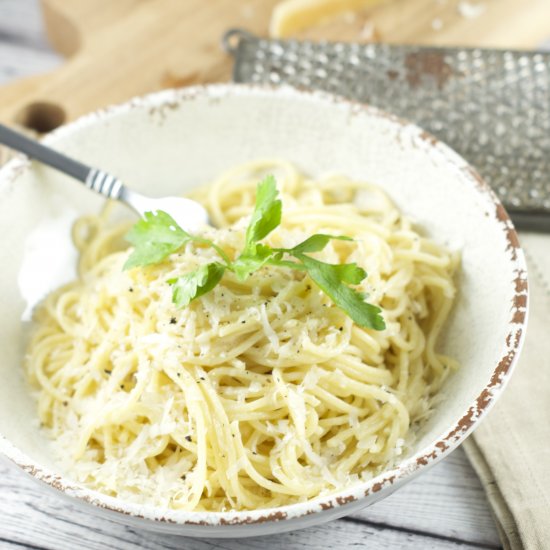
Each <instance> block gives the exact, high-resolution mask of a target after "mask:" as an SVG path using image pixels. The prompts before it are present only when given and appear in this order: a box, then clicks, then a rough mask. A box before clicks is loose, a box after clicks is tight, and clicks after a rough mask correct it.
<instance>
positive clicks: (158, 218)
mask: <svg viewBox="0 0 550 550" xmlns="http://www.w3.org/2000/svg"><path fill="white" fill-rule="evenodd" d="M281 216H282V203H281V200H280V199H279V198H278V191H277V186H276V184H275V178H274V177H273V176H267V177H266V178H265V179H263V180H262V181H261V182H260V183H259V184H258V187H257V191H256V205H255V207H254V211H253V212H252V216H251V218H250V222H249V224H248V227H247V229H246V235H245V245H244V248H243V250H242V252H241V253H240V254H239V255H238V256H237V258H235V259H234V260H231V258H230V257H229V256H228V254H227V253H226V252H225V251H224V250H223V249H222V248H221V247H219V246H218V245H216V243H214V242H213V241H211V240H209V239H205V238H202V237H198V236H195V235H191V234H190V233H187V231H185V230H183V229H182V228H181V227H179V225H178V224H177V223H176V222H175V221H174V220H173V218H172V217H171V216H170V215H169V214H167V213H166V212H163V211H162V210H158V211H156V212H146V213H145V215H144V217H143V218H142V219H141V220H139V221H138V222H137V223H136V224H135V225H134V226H133V227H132V229H131V230H130V232H129V233H128V234H127V235H126V239H127V240H128V241H129V242H130V243H131V244H132V245H133V246H134V250H133V252H132V254H131V255H130V257H129V258H128V260H127V261H126V263H125V264H124V269H131V268H134V267H144V266H147V265H152V264H157V263H160V262H162V261H163V260H165V259H166V258H167V257H168V256H169V255H170V254H173V253H174V252H177V251H178V250H180V249H181V248H182V247H183V246H185V245H186V244H187V243H189V242H194V243H196V244H198V245H202V246H207V247H210V248H212V249H214V250H215V251H216V253H217V254H218V256H219V261H214V262H211V263H209V264H205V265H202V266H200V267H198V268H197V269H195V270H194V271H191V272H189V273H186V274H185V275H181V276H179V277H176V278H173V279H169V280H168V281H167V282H168V283H169V284H170V285H172V301H173V302H174V304H176V306H178V307H185V306H186V305H188V304H189V303H190V302H191V301H192V300H195V299H196V298H199V297H200V296H203V295H204V294H206V293H208V292H210V291H211V290H212V289H213V288H214V287H215V286H216V285H217V284H218V283H219V282H220V281H221V279H222V277H223V275H224V273H225V271H226V270H227V271H231V272H233V273H234V274H235V276H236V277H237V279H239V280H241V281H244V280H246V279H247V278H248V277H249V276H250V275H251V274H252V273H254V272H255V271H258V270H259V269H261V268H262V267H263V266H265V265H273V266H278V267H284V268H289V269H297V270H301V271H305V272H307V275H308V276H309V277H310V278H311V280H312V281H313V282H314V283H315V284H316V285H317V286H318V287H319V288H320V289H321V290H322V291H323V292H324V293H325V294H326V295H327V296H329V297H330V299H331V300H332V301H333V302H334V303H335V304H336V305H337V306H338V307H339V308H341V309H342V310H344V311H345V312H346V313H347V314H348V315H349V316H350V317H351V318H352V319H353V321H354V322H355V323H356V324H357V325H359V326H361V327H366V328H371V329H374V330H384V329H385V328H386V324H385V323H384V319H383V318H382V315H381V309H380V308H379V307H377V306H375V305H372V304H369V303H368V302H366V301H365V300H366V298H367V296H366V295H365V294H364V293H362V292H359V291H358V290H356V289H355V288H353V286H352V285H358V284H359V283H361V281H363V280H364V279H365V278H366V277H367V273H366V272H365V270H364V269H362V268H361V267H359V266H358V265H357V264H355V263H349V264H329V263H326V262H322V261H321V260H318V259H316V258H313V257H311V256H309V255H308V254H311V253H315V252H320V251H321V250H323V249H324V248H325V247H326V246H327V244H328V243H329V242H330V241H331V240H333V239H338V240H342V241H351V240H353V239H351V238H350V237H346V236H340V235H327V234H322V233H319V234H316V235H312V236H311V237H309V238H307V239H306V240H305V241H303V242H301V243H299V244H297V245H296V246H294V247H292V248H271V247H270V246H268V245H266V244H264V243H262V242H260V241H262V240H263V239H265V238H266V237H267V236H268V235H269V234H270V233H271V232H272V231H273V230H274V229H276V228H277V227H278V226H279V225H280V223H281Z"/></svg>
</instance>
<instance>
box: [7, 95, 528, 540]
mask: <svg viewBox="0 0 550 550" xmlns="http://www.w3.org/2000/svg"><path fill="white" fill-rule="evenodd" d="M46 142H47V143H48V144H50V145H53V146H55V147H56V148H59V149H60V150H63V151H65V152H67V153H68V154H70V155H73V156H74V157H76V158H78V159H81V160H83V161H85V162H87V163H89V164H92V165H97V166H99V167H103V168H104V169H107V170H110V171H112V172H113V173H115V174H117V175H118V176H120V177H121V178H122V179H123V180H125V181H126V182H128V184H130V185H131V186H133V187H135V188H136V189H138V190H140V191H143V192H147V193H150V194H151V195H157V196H162V195H174V194H178V193H182V192H184V191H185V190H186V189H189V188H190V187H192V186H193V185H196V184H197V183H201V182H205V181H207V180H209V179H211V178H212V177H213V176H215V175H217V174H219V173H220V172H221V171H222V170H224V169H226V168H228V167H230V166H233V165H235V164H237V163H240V162H243V161H246V160H250V159H255V158H259V157H282V158H285V159H288V160H290V161H292V162H294V163H296V164H297V165H298V167H299V168H300V169H301V170H303V171H305V172H307V173H310V174H311V175H314V176H315V175H319V174H322V173H324V172H327V171H340V172H342V173H344V174H347V175H349V176H351V177H357V178H361V179H363V180H368V181H371V182H374V183H377V184H379V185H381V186H383V187H384V188H385V189H386V190H387V192H388V193H389V194H390V196H391V197H392V198H393V199H394V200H395V202H396V203H397V205H398V206H399V207H400V208H401V209H402V210H403V211H404V212H405V213H406V214H407V215H408V216H411V217H412V218H414V219H415V220H417V221H418V223H419V225H420V226H421V227H422V228H423V229H424V230H425V232H426V233H427V234H429V235H430V236H432V237H433V238H435V239H436V240H437V241H439V242H441V243H445V244H447V245H449V246H451V247H453V248H460V249H462V273H461V274H460V276H459V281H458V283H459V289H460V292H459V296H458V300H457V303H456V306H455V308H454V310H453V312H452V315H451V318H450V320H449V322H448V324H447V327H446V331H445V334H444V338H443V340H442V343H441V346H442V349H443V351H445V352H447V353H448V354H450V355H452V356H454V357H456V358H458V360H459V361H460V363H461V364H462V368H461V369H460V371H458V372H457V373H456V374H454V375H453V376H452V377H450V379H449V380H448V381H447V384H446V386H445V387H444V389H443V391H444V392H445V395H446V398H445V400H444V401H443V402H442V403H441V404H440V405H439V406H438V408H437V413H436V414H434V415H433V417H432V418H431V419H430V420H429V422H428V423H427V424H426V425H425V426H424V428H423V430H422V432H421V434H420V437H419V438H418V441H417V443H416V446H415V448H414V449H413V451H412V453H410V454H409V455H408V456H406V457H404V459H403V461H402V463H401V464H400V465H399V466H398V467H397V468H395V469H392V470H390V471H387V472H385V473H383V474H382V475H380V476H378V477H377V478H375V479H373V480H372V481H369V482H366V483H362V484H360V485H357V486H355V487H353V488H351V489H346V490H345V491H342V492H340V493H338V494H335V495H333V496H329V497H322V498H316V499H314V500H312V501H310V502H306V503H302V504H294V505H291V506H285V507H282V508H278V509H269V510H256V511H251V512H224V513H196V512H181V511H177V512H176V511H171V510H165V509H158V508H152V507H151V508H147V507H143V506H138V505H135V504H128V503H126V502H123V501H121V500H119V499H115V498H111V497H107V496H104V495H101V494H99V493H97V492H94V491H91V490H89V489H86V488H84V487H82V486H79V485H78V484H77V483H75V482H73V481H72V480H71V479H70V478H68V477H66V476H65V475H63V473H62V472H60V471H59V469H58V468H57V467H56V466H55V464H53V462H52V460H51V457H50V456H49V454H48V452H47V449H48V445H47V444H46V443H45V442H44V438H43V436H42V435H41V433H40V431H39V429H38V426H37V422H36V420H35V419H36V413H35V404H34V402H33V400H32V399H31V397H30V395H29V388H28V387H27V384H26V382H25V379H24V377H23V373H22V368H21V359H22V354H23V349H24V348H23V333H24V328H23V324H22V323H21V321H20V320H21V318H22V315H23V313H24V311H25V301H24V300H23V298H22V296H21V291H20V286H22V287H24V288H23V290H24V292H25V293H26V294H28V293H29V292H30V291H29V288H28V283H29V279H33V277H32V276H31V277H29V270H30V272H31V275H32V274H34V275H35V276H34V280H42V279H46V281H47V284H50V285H51V284H54V283H53V281H54V280H55V279H56V277H58V276H59V275H60V274H59V273H57V274H56V273H55V271H56V269H55V268H56V266H62V265H63V258H61V257H60V256H59V254H60V253H61V252H60V251H63V250H65V249H66V248H64V247H66V246H68V245H67V241H68V234H67V231H68V223H69V221H70V218H71V216H74V215H75V214H77V213H86V212H97V211H98V209H99V208H100V205H101V204H102V200H103V199H102V198H101V197H98V196H95V195H93V194H92V193H91V192H90V191H88V190H86V189H85V188H84V187H83V186H81V185H79V184H77V183H75V182H73V181H70V180H69V179H68V178H65V177H62V176H60V175H59V174H57V173H55V172H53V171H51V170H49V169H46V168H44V167H42V166H37V165H31V164H30V163H29V162H28V161H26V160H25V159H15V160H13V161H11V162H10V163H9V164H8V165H6V166H5V167H4V168H2V169H1V170H0V233H1V235H2V241H1V244H0V255H1V256H0V257H1V258H2V269H1V270H0V304H1V308H2V315H1V316H0V349H1V352H0V353H1V355H0V357H1V362H0V380H2V383H1V384H0V433H1V434H2V437H1V438H0V450H2V451H3V452H4V453H5V454H6V455H7V456H8V457H9V458H10V459H11V460H12V461H13V462H15V463H16V464H18V465H19V466H20V467H21V468H22V469H23V470H25V471H27V472H28V473H30V474H31V475H32V476H34V477H35V478H36V479H38V480H41V481H43V482H45V483H46V484H47V485H49V486H51V487H52V488H53V489H55V490H57V492H58V493H59V494H64V495H66V496H68V497H70V498H72V499H73V500H74V502H82V503H89V509H90V510H93V509H95V510H96V511H98V512H103V513H105V514H108V516H109V517H110V518H111V519H114V520H118V521H121V522H125V523H129V524H133V525H134V526H140V527H145V528H149V529H154V530H157V531H164V532H171V533H178V534H182V535H195V536H205V537H240V536H247V535H259V534H267V533H273V532H281V531H285V530H291V529H297V528H300V527H306V526H310V525H313V524H316V523H321V522H324V521H327V520H330V519H333V518H337V517H339V516H343V515H345V514H349V513H352V512H354V511H356V510H358V509H359V508H362V507H364V506H367V505H369V504H372V503H373V502H375V501H377V500H379V499H380V498H383V497H385V496H387V495H389V494H390V493H391V492H392V491H394V490H395V489H397V488H398V487H399V486H400V485H402V484H403V483H405V482H406V481H409V480H410V479H412V478H413V477H414V476H415V475H417V474H418V473H420V472H421V471H423V470H425V469H426V468H427V467H429V466H430V465H432V464H434V463H435V462H436V461H438V460H439V459H440V458H442V457H443V456H445V455H446V454H447V453H448V452H450V451H451V450H453V449H454V448H455V447H456V446H457V445H458V444H459V443H460V442H461V441H462V440H463V439H464V438H465V437H466V436H467V435H468V434H469V433H470V431H471V430H472V429H473V428H474V427H475V426H476V425H477V424H478V423H479V421H480V419H481V418H482V417H483V416H484V415H485V413H486V412H487V410H488V409H489V408H490V406H491V405H492V404H493V403H494V401H495V399H496V398H497V396H498V395H499V394H500V392H501V391H502V389H503V386H504V385H505V383H506V381H507V380H508V378H509V376H510V373H511V370H512V367H513V365H514V363H515V361H516V359H517V356H518V352H519V349H520V347H521V343H522V340H523V334H524V328H525V327H524V325H525V317H526V306H527V281H526V271H525V264H524V259H523V254H522V252H521V250H520V248H519V245H518V241H517V236H516V233H515V231H514V228H513V227H512V224H511V223H510V220H509V219H508V216H507V215H506V213H505V211H504V209H503V208H502V206H501V205H500V204H499V203H498V201H497V199H496V198H495V196H494V194H493V193H492V192H491V191H490V190H489V188H488V187H487V185H486V184H485V183H484V182H483V181H482V180H481V179H480V177H479V176H478V175H477V173H476V172H475V171H474V170H472V168H471V167H470V166H468V165H467V163H466V162H465V161H464V160H462V159H461V158H460V157H459V156H458V155H456V154H455V153H454V152H452V151H451V150H450V149H449V148H448V147H446V146H445V145H443V144H441V143H439V142H437V141H436V140H435V139H434V138H433V137H432V136H430V135H427V134H426V133H424V132H423V131H422V130H420V129H419V128H417V127H415V126H413V125H410V124H407V123H404V122H403V121H401V120H399V119H396V118H394V117H392V116H389V115H387V114H384V113H381V112H379V111H377V110H375V109H372V108H369V107H365V106H361V105H359V104H354V103H350V102H347V101H344V100H342V99H336V98H333V97H331V96H327V95H324V94H319V93H304V92H297V91H294V90H291V89H279V90H274V89H266V88H254V87H246V86H234V85H221V86H212V87H205V88H190V89H184V90H179V91H167V92H162V93H159V94H155V95H151V96H148V97H146V98H143V99H136V100H133V101H130V102H129V103H127V104H125V105H122V106H119V107H114V108H111V109H108V110H106V111H101V112H98V113H94V114H91V115H89V116H86V117H84V118H82V119H80V120H78V121H77V122H75V123H72V124H69V125H67V126H65V127H63V128H61V129H59V130H58V131H56V132H54V133H53V134H52V135H50V136H48V137H47V139H46ZM37 228H38V229H37ZM56 228H57V231H58V232H57V234H56V232H55V229H56ZM63 228H66V230H65V229H63ZM60 229H63V230H62V231H61V234H59V230H60ZM37 231H38V232H37ZM37 235H38V236H40V235H42V237H44V235H47V236H48V239H47V242H46V244H48V243H49V248H47V254H46V256H45V257H44V258H43V259H41V260H40V262H39V264H38V267H37V268H33V267H32V265H31V264H29V262H28V256H29V253H30V251H31V250H32V248H33V246H35V245H36V244H37V241H36V238H37ZM42 250H43V248H42ZM56 251H57V252H56ZM33 254H34V256H35V259H36V258H39V259H40V256H39V255H38V256H37V254H40V253H39V252H37V251H36V250H35V251H34V252H33ZM31 256H32V254H31ZM23 263H25V265H24V273H23V274H21V269H22V265H23ZM58 271H59V270H58ZM50 275H51V282H48V281H50V279H49V278H48V277H49V276H50ZM31 290H32V289H31ZM31 298H32V297H31Z"/></svg>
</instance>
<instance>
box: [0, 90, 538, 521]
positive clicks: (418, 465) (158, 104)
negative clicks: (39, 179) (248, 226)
mask: <svg viewBox="0 0 550 550" xmlns="http://www.w3.org/2000/svg"><path fill="white" fill-rule="evenodd" d="M247 94H251V95H258V94H259V95H266V96H283V97H286V98H287V99H289V98H290V99H306V100H311V101H316V102H318V103H319V104H321V105H330V106H334V105H341V106H344V107H346V108H348V109H349V110H350V113H352V114H354V115H355V114H357V115H367V116H371V117H381V118H385V119H387V120H389V121H391V122H392V123H393V124H395V125H399V126H401V127H402V128H403V129H405V128H406V129H407V131H408V132H410V133H411V134H412V135H415V136H416V137H418V138H419V139H420V140H421V141H424V142H425V144H426V147H428V148H437V149H438V153H439V154H440V155H442V156H443V157H444V159H445V160H446V161H447V162H449V163H451V164H454V165H456V166H458V167H459V168H460V169H461V170H462V172H463V175H465V176H466V178H467V179H468V180H469V181H470V182H471V183H472V185H473V186H475V187H476V188H477V189H478V191H479V193H480V194H482V195H485V196H488V198H489V199H490V201H491V202H492V204H493V205H494V208H495V222H496V223H497V224H499V226H500V227H501V229H502V231H503V232H504V233H505V238H506V241H507V246H508V248H507V251H508V253H509V256H510V263H511V266H512V267H513V271H514V272H515V273H516V274H517V278H516V279H515V281H514V282H513V284H514V285H515V290H514V297H513V300H512V304H511V311H512V317H511V320H510V321H509V322H508V325H507V337H506V342H505V343H504V351H503V355H502V356H501V357H500V360H499V362H498V364H497V365H496V366H495V368H494V370H493V372H492V375H491V377H490V380H489V381H488V383H487V384H486V385H485V387H484V388H483V390H482V391H481V392H480V393H479V395H478V396H477V398H476V399H475V400H474V401H473V402H472V404H471V405H470V406H469V408H468V410H467V411H466V412H465V413H464V415H463V416H462V417H461V418H460V419H459V420H458V421H457V422H456V423H454V424H453V425H452V426H450V427H449V428H448V429H447V430H445V431H444V433H442V434H441V435H440V436H439V437H438V438H436V439H435V440H434V441H433V443H431V444H430V445H428V446H427V447H425V448H424V449H422V450H420V451H418V452H416V453H415V454H414V455H412V456H410V457H408V458H406V459H405V460H403V462H401V463H400V464H398V466H396V467H394V468H391V469H389V470H386V471H384V472H383V473H381V474H380V475H378V476H376V477H374V478H373V479H371V480H369V481H365V482H361V483H358V484H356V485H354V486H352V487H349V488H347V489H344V490H341V491H338V492H337V493H334V494H330V495H327V496H321V497H316V498H314V499H312V500H309V501H306V502H303V503H295V504H290V505H285V506H281V507H277V508H265V509H258V510H250V511H227V512H195V511H180V510H170V509H166V508H161V507H153V506H144V505H138V504H134V503H130V502H126V501H123V500H122V499H119V498H116V497H110V496H107V495H103V494H101V493H99V492H98V491H94V490H91V489H88V488H86V487H83V486H81V485H78V484H77V483H75V482H72V481H70V480H68V479H66V478H65V477H64V476H60V475H59V474H56V473H54V472H53V471H51V470H49V469H47V468H44V467H42V466H40V465H39V464H37V463H36V462H35V461H33V460H32V459H31V458H30V457H28V456H27V455H26V454H25V453H23V452H22V451H21V450H19V449H18V448H17V447H16V446H15V445H14V444H12V443H11V442H10V441H9V440H8V439H7V438H6V437H4V436H3V435H1V434H0V452H1V453H3V454H4V455H5V456H6V457H7V458H8V459H10V460H11V461H12V462H13V463H15V464H16V465H17V466H19V467H20V468H21V469H22V470H24V471H26V472H28V473H29V474H30V475H31V476H33V478H35V479H36V480H39V481H41V482H44V483H46V484H47V485H49V486H50V487H51V488H53V489H55V490H57V491H59V492H61V493H63V494H64V495H66V496H69V497H73V498H76V499H78V500H80V501H84V502H87V503H90V504H92V505H94V506H96V507H98V508H100V509H105V510H109V511H112V512H116V513H118V514H123V515H125V516H131V517H134V518H139V519H147V520H151V521H153V522H161V523H166V524H178V525H182V526H184V525H188V526H211V527H215V526H222V525H225V526H227V525H249V524H262V523H266V522H273V521H284V520H290V519H298V518H300V517H304V516H308V515H310V514H315V513H318V512H322V511H326V510H330V509H335V508H342V507H345V505H346V504H349V503H352V502H355V501H358V500H360V499H362V498H365V497H367V496H369V495H373V494H375V493H379V492H380V491H383V490H385V489H389V488H390V487H392V486H397V485H399V484H400V483H401V482H403V481H405V480H406V479H407V478H408V477H411V475H412V474H414V473H416V472H418V471H419V470H421V469H424V468H426V467H428V466H430V465H432V464H435V463H436V462H437V461H439V460H440V459H442V458H443V457H444V456H446V455H447V454H448V453H449V452H451V451H452V450H453V449H455V448H456V447H457V446H458V445H459V444H460V443H461V442H462V441H463V440H464V439H465V438H466V437H467V436H468V435H469V434H470V433H471V431H472V430H473V429H474V427H475V426H476V425H477V424H478V423H479V422H480V421H481V419H482V418H484V417H485V415H486V414H487V413H488V411H489V410H490V409H491V407H492V406H493V405H494V403H495V401H496V399H497V398H498V396H499V395H500V393H501V392H502V390H503V389H504V387H505V385H506V383H507V382H508V380H509V378H510V376H511V374H512V371H513V369H514V366H515V364H516V362H517V359H518V357H519V354H520V352H521V348H522V346H523V342H524V339H525V328H526V323H527V309H528V304H527V301H528V283H527V268H526V263H525V259H524V255H523V251H522V249H521V247H520V245H519V240H518V236H517V233H516V230H515V228H514V226H513V224H512V222H511V220H510V218H509V216H508V214H507V213H506V211H505V209H504V207H503V206H502V204H501V203H500V201H499V199H498V198H497V197H496V195H495V194H494V193H493V191H492V190H491V188H490V187H489V185H488V184H487V183H486V182H485V181H484V180H483V179H482V177H481V176H480V175H479V174H478V172H477V171H476V170H475V169H474V168H472V167H471V166H470V165H469V164H468V163H467V162H466V161H465V160H464V159H463V158H462V157H461V156H459V155H458V154H457V153H455V152H454V151H453V150H452V149H451V148H450V147H448V146H447V145H445V144H444V143H442V142H441V141H439V140H438V139H437V138H435V137H434V136H433V135H431V134H430V133H428V132H426V131H424V130H422V129H421V128H420V127H418V126H416V125H415V124H412V123H410V122H408V121H405V120H403V119H401V118H400V117H397V116H395V115H392V114H390V113H387V112H385V111H382V110H380V109H378V108H376V107H372V106H370V105H365V104H361V103H358V102H355V101H352V100H348V99H344V98H341V97H339V96H334V95H331V94H329V93H326V92H320V91H311V90H303V89H297V88H292V87H290V86H269V85H255V84H231V83H229V84H210V85H200V86H192V87H187V88H181V89H169V90H163V91H160V92H155V93H152V94H148V95H145V96H141V97H136V98H133V99H131V100H129V101H127V102H125V103H122V104H119V105H114V106H110V107H107V108H104V109H99V110H97V111H94V112H92V113H89V114H87V115H84V116H82V117H79V118H78V119H76V120H75V121H74V122H71V123H68V124H66V125H63V126H61V127H60V128H58V129H56V130H54V131H53V132H51V133H50V134H48V135H47V136H46V137H45V138H44V142H45V143H51V144H54V143H55V142H56V141H57V139H58V138H64V137H67V136H70V135H71V133H72V132H74V131H76V130H80V129H82V128H87V127H90V126H93V125H94V124H96V123H97V122H100V121H105V120H107V119H109V118H110V117H112V116H116V115H120V114H124V113H126V112H129V111H131V110H132V109H135V108H150V109H155V108H162V107H167V106H179V105H180V104H182V103H184V102H186V101H189V100H194V99H196V98H204V97H206V98H207V99H212V100H216V99H221V98H223V97H226V96H228V95H229V96H230V95H237V96H238V95H247ZM28 169H30V162H29V160H28V159H27V158H26V157H23V156H18V157H16V158H14V159H12V160H10V161H9V162H8V163H6V164H5V165H4V166H3V167H2V168H1V169H0V184H2V185H4V184H6V183H11V182H13V181H14V180H15V179H16V178H17V177H19V175H20V174H21V173H22V172H23V171H26V170H28ZM344 513H345V512H344V511H342V512H341V513H340V514H339V515H344Z"/></svg>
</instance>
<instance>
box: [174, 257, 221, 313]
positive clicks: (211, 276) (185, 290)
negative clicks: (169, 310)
mask: <svg viewBox="0 0 550 550" xmlns="http://www.w3.org/2000/svg"><path fill="white" fill-rule="evenodd" d="M224 272H225V266H224V265H222V264H220V263H218V262H213V263H211V264H206V265H201V266H200V267H199V268H197V269H195V271H191V272H190V273H186V274H185V275H182V276H181V277H177V278H175V279H170V280H169V281H168V283H169V284H171V285H172V286H173V289H172V302H174V304H176V306H177V307H185V306H187V305H189V303H190V302H191V301H193V300H194V299H195V298H198V297H199V296H202V295H203V294H206V293H207V292H210V291H211V290H212V289H213V288H214V287H215V286H216V285H217V284H218V283H219V282H220V280H221V278H222V277H223V274H224Z"/></svg>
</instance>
